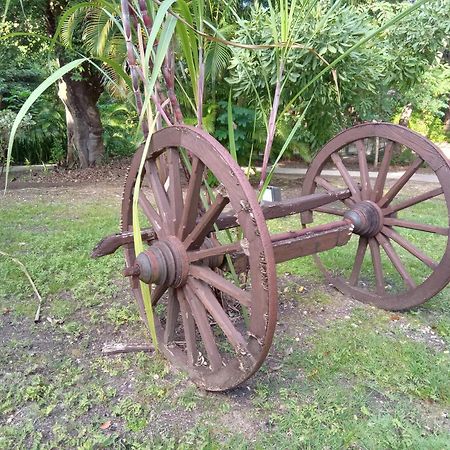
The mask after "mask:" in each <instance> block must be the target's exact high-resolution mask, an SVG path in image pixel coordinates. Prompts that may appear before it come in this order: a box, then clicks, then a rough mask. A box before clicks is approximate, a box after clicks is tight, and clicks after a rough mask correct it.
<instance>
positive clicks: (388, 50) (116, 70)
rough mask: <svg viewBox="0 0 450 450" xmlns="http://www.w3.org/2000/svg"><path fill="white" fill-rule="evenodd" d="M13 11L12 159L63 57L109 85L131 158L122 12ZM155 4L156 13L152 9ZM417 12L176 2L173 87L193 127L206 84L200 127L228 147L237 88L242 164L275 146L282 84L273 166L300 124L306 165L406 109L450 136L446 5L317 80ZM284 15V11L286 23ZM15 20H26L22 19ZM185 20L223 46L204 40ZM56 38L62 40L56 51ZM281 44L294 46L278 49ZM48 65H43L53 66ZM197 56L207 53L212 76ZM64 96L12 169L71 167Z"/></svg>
mask: <svg viewBox="0 0 450 450" xmlns="http://www.w3.org/2000/svg"><path fill="white" fill-rule="evenodd" d="M8 5H9V9H8V10H6V11H4V12H5V13H6V14H5V17H4V20H3V21H2V23H1V31H2V34H3V35H4V36H6V38H4V39H2V40H0V56H1V58H0V117H1V124H2V125H1V126H2V129H1V130H0V133H1V138H0V139H2V142H1V146H2V150H3V151H4V147H5V140H6V139H7V132H8V129H9V128H10V125H11V122H12V120H13V117H14V114H15V113H16V112H17V111H18V109H19V108H20V106H21V105H22V104H23V102H24V101H25V99H26V98H27V97H28V96H29V94H30V92H31V91H32V90H33V89H34V88H35V87H36V85H37V84H38V83H39V82H40V81H42V80H43V79H44V78H45V77H46V76H47V75H48V74H49V73H50V72H51V71H52V70H54V69H55V67H58V65H60V64H62V61H67V60H70V59H74V58H76V57H79V55H80V54H81V55H87V56H89V57H90V58H92V61H93V62H95V64H96V65H97V66H98V67H100V69H101V73H100V77H101V79H102V82H103V87H102V88H97V93H96V94H95V95H96V96H98V100H96V99H94V103H93V105H96V107H97V108H98V111H99V114H100V117H101V121H102V139H103V142H104V147H105V150H104V157H107V158H108V157H114V156H121V155H126V154H131V153H132V152H133V151H134V148H135V145H136V142H137V134H136V132H135V130H136V124H137V118H136V115H135V113H134V112H133V106H132V104H133V101H132V89H131V82H130V81H129V76H128V72H129V70H128V66H127V64H126V46H125V40H124V39H123V36H122V34H121V31H120V22H119V21H118V20H117V18H118V17H120V2H119V1H118V0H115V1H113V2H109V3H108V6H107V7H106V6H105V5H106V4H105V5H103V3H102V2H99V3H98V4H97V3H92V5H88V4H86V3H85V2H80V1H59V2H50V1H47V0H35V1H32V2H27V3H26V4H25V3H23V2H19V1H11V2H8ZM77 5H78V6H80V7H79V8H78V7H77ZM102 5H103V6H102ZM147 5H148V10H149V12H150V14H154V13H155V10H156V7H155V6H154V3H153V2H150V1H149V2H147ZM283 5H284V6H283ZM410 5H411V2H409V1H390V2H387V1H379V0H367V1H358V2H355V1H332V0H321V1H318V0H302V1H300V0H296V1H290V2H287V1H283V2H275V3H273V4H272V2H270V1H269V2H258V1H255V2H240V1H233V2H227V3H226V4H225V3H223V2H206V3H204V2H201V1H199V0H191V1H185V0H183V1H177V2H176V3H175V4H174V8H175V9H176V11H177V14H179V15H180V16H181V17H183V19H184V21H185V23H183V22H181V21H178V24H177V28H176V34H175V38H174V43H175V47H174V49H175V59H176V61H177V63H176V65H175V69H176V74H175V75H176V86H175V90H176V94H177V97H178V98H179V101H180V104H181V107H182V109H183V113H184V118H185V121H186V122H187V123H193V124H195V123H197V121H198V117H197V116H196V114H197V112H198V102H199V98H198V92H197V89H196V84H198V80H199V78H200V77H203V78H204V81H205V83H204V92H203V105H204V106H203V109H202V117H203V119H202V123H203V126H204V127H205V128H206V129H207V130H208V131H209V132H211V133H213V134H214V135H215V136H216V137H217V138H218V139H219V140H220V141H221V142H222V143H223V144H224V145H225V146H227V147H228V146H229V143H230V136H229V131H230V130H229V124H228V121H229V117H228V108H227V107H228V99H229V95H230V91H231V98H232V103H233V104H232V105H231V112H232V119H233V127H234V133H233V134H234V139H235V145H236V150H237V154H238V157H239V158H240V160H241V162H243V163H247V162H248V158H249V155H250V153H251V154H252V155H253V158H254V159H255V158H258V155H261V154H262V153H263V150H264V144H265V143H266V147H267V138H268V135H269V134H270V132H271V130H270V127H269V125H268V122H269V118H270V117H269V114H271V112H273V102H274V98H275V97H276V95H277V94H275V91H276V89H277V83H278V84H279V85H280V86H279V96H280V101H279V106H278V105H277V108H276V109H277V110H276V111H275V112H274V114H273V115H274V117H276V124H275V130H274V136H273V151H272V158H273V157H274V156H276V155H277V153H278V152H279V151H280V149H281V147H282V146H283V143H284V142H285V140H286V138H287V137H288V135H289V133H290V132H291V131H292V129H293V127H294V125H295V123H296V122H297V121H298V120H299V118H300V117H302V119H303V123H302V126H300V127H298V129H296V133H295V136H293V138H292V140H291V141H290V145H289V149H288V151H287V153H286V155H288V156H293V155H299V156H300V157H302V158H303V159H306V160H307V159H309V158H310V157H311V155H313V154H314V152H315V151H316V150H317V149H318V148H319V147H320V146H321V145H322V144H323V143H324V142H325V141H326V140H327V139H328V138H330V137H331V136H332V135H334V134H335V133H336V132H338V131H339V130H340V129H342V128H344V127H347V126H349V125H351V124H354V123H356V122H359V121H365V120H396V121H398V120H399V118H400V116H401V114H402V112H403V110H404V108H405V107H406V106H408V108H409V111H410V117H408V120H409V125H410V126H412V127H414V128H417V129H418V130H419V131H421V132H422V133H424V134H427V135H428V136H430V137H431V138H433V139H436V140H444V139H446V135H445V133H444V127H443V120H444V116H445V114H446V111H447V109H448V107H449V92H450V81H449V79H450V77H449V75H450V68H449V66H448V53H445V52H448V44H449V42H448V37H449V35H450V18H449V16H448V1H446V0H431V1H429V2H428V3H426V4H425V5H423V6H421V7H420V8H419V9H418V10H417V11H415V12H414V14H411V15H410V16H407V17H405V18H404V19H403V20H402V21H401V22H399V23H398V24H397V25H396V26H395V27H392V28H389V29H387V30H386V31H384V32H383V34H382V35H381V36H378V37H377V38H376V39H372V40H370V41H369V42H367V43H366V44H365V45H363V46H361V47H360V48H358V49H357V50H356V51H354V52H352V53H351V54H350V55H349V56H348V57H346V58H345V59H344V60H342V61H341V62H340V63H339V64H338V65H337V67H336V68H335V69H334V70H333V71H330V72H328V73H327V74H325V75H324V76H323V77H321V78H320V79H318V80H317V81H316V82H314V83H312V84H311V83H310V81H311V80H312V79H313V78H314V76H316V75H317V74H318V73H319V72H320V71H322V70H323V69H324V68H326V67H327V66H328V65H329V64H331V63H333V61H335V60H336V59H337V58H339V57H340V56H341V55H342V54H343V53H345V52H346V51H347V50H348V49H349V48H351V47H352V46H353V45H354V44H355V43H357V42H358V41H359V40H360V39H361V37H362V36H364V35H366V34H367V33H368V32H370V31H372V30H375V29H376V28H377V27H379V26H381V25H382V24H384V23H386V21H388V20H389V19H391V18H392V17H393V16H394V15H395V14H397V13H398V12H399V11H403V10H404V9H405V8H408V7H409V6H410ZM22 6H23V11H22ZM283 8H285V9H283ZM286 8H287V9H286ZM286 11H288V15H286V16H283V14H285V13H286ZM18 15H21V16H22V17H23V18H24V20H20V21H19V20H17V17H18ZM286 17H287V19H289V18H290V19H289V20H285V19H286ZM52 21H53V22H52ZM186 23H187V24H188V25H189V24H190V25H191V26H192V27H194V28H196V29H198V30H202V32H204V33H208V34H210V35H211V36H215V37H216V38H219V41H217V40H216V41H212V40H207V39H202V38H200V37H199V36H198V35H197V34H196V33H195V32H194V31H193V30H192V29H191V28H189V26H187V25H186ZM17 32H26V33H28V35H27V36H23V35H18V34H16V33H17ZM8 34H9V37H8ZM46 36H50V37H52V38H54V42H53V44H55V45H50V44H49V42H48V38H47V37H46ZM225 40H229V41H233V42H235V43H238V44H244V46H245V45H249V46H258V45H263V46H264V45H266V46H272V48H257V49H255V48H241V47H237V46H233V45H232V46H230V45H226V43H225V42H224V41H225ZM280 42H281V43H283V45H284V44H285V43H286V42H288V43H290V44H292V45H291V47H290V48H288V49H286V48H285V47H283V48H277V47H276V45H275V48H273V45H274V43H275V44H277V43H280ZM42 55H46V56H47V63H46V64H45V65H43V64H42V61H43V59H42ZM198 55H202V56H203V57H204V66H203V67H201V65H202V64H201V62H199V59H198V58H199V56H198ZM89 77H91V78H89ZM126 77H128V82H127V80H126ZM65 82H66V83H69V84H70V83H72V82H74V83H75V84H76V83H77V82H78V84H80V83H81V82H87V84H88V85H89V83H91V84H92V75H89V76H88V71H87V70H86V67H85V68H84V69H83V68H80V69H79V70H78V71H75V72H74V73H72V75H70V76H69V77H66V78H65ZM103 90H104V92H103V94H101V95H100V93H101V92H102V91H103ZM57 91H58V90H57V88H55V89H52V90H49V91H47V93H46V94H45V95H44V96H42V97H41V98H40V99H39V100H38V101H37V102H36V103H35V105H34V106H33V108H32V109H31V111H30V115H29V116H27V120H26V121H25V122H24V123H23V125H22V131H23V130H27V132H26V133H25V132H20V131H19V134H18V136H17V139H16V143H15V147H14V151H13V159H14V161H15V162H21V163H23V162H26V161H29V162H34V163H36V162H37V163H39V162H43V161H64V160H65V157H66V151H67V136H66V117H65V108H64V105H63V104H62V103H61V101H60V100H59V99H58V95H57V94H58V92H57ZM299 92H301V95H298V93H299ZM66 106H67V105H66ZM303 114H304V118H303Z"/></svg>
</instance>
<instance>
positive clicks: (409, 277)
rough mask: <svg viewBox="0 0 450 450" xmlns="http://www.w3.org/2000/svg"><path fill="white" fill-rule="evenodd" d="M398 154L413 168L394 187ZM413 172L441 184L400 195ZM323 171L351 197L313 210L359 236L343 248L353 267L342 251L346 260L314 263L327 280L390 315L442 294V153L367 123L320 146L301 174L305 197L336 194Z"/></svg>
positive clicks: (447, 275) (448, 184)
mask: <svg viewBox="0 0 450 450" xmlns="http://www.w3.org/2000/svg"><path fill="white" fill-rule="evenodd" d="M376 147H378V150H379V151H380V154H381V155H382V159H381V163H380V165H379V169H378V173H375V174H374V173H370V172H369V168H368V162H367V154H368V152H369V150H376ZM401 152H409V153H410V155H411V158H412V159H411V161H412V162H411V163H410V164H409V165H408V166H407V168H406V170H405V172H404V173H403V175H401V176H400V177H399V178H398V179H396V180H393V179H392V178H393V177H391V176H390V175H391V172H392V161H393V159H394V158H395V155H396V154H400V153H401ZM352 153H353V155H354V156H352ZM402 154H403V155H405V153H402ZM352 160H353V161H352ZM351 162H353V164H354V167H351V169H350V168H349V167H348V166H349V163H351ZM419 168H420V169H421V171H422V168H428V169H429V170H428V171H425V172H428V173H431V174H433V173H434V174H435V175H436V177H437V181H438V182H439V184H440V185H435V186H429V185H427V184H423V187H424V188H423V190H422V192H417V193H413V194H410V193H409V194H405V189H404V188H405V186H407V185H408V182H410V180H411V178H412V177H413V175H414V174H416V173H417V172H418V170H419ZM329 169H332V170H335V171H338V172H339V173H340V175H341V180H340V181H341V183H343V184H344V185H345V186H346V187H348V189H350V191H351V192H352V196H351V197H350V198H348V199H346V200H344V201H343V202H341V203H340V204H338V205H332V206H327V207H323V208H318V211H321V212H322V213H326V214H331V215H334V216H344V218H345V217H346V218H349V219H351V221H352V222H353V223H354V224H355V229H354V233H355V234H356V235H357V236H354V237H353V238H352V239H351V240H350V242H349V244H347V246H348V245H350V243H352V242H353V246H354V252H355V253H354V254H355V256H354V260H349V259H348V247H347V246H346V247H347V249H346V250H345V251H346V254H343V253H339V252H341V251H342V250H340V249H334V250H330V252H328V253H327V254H323V255H321V256H320V257H319V256H318V255H316V256H315V259H316V262H317V264H318V265H319V267H320V268H321V269H322V271H323V272H324V274H325V276H326V277H327V279H328V281H329V282H330V283H332V284H333V285H334V286H335V287H336V288H338V289H339V290H340V291H342V292H343V293H345V294H347V295H350V296H352V297H354V298H356V299H357V300H361V301H363V302H368V303H372V304H374V305H376V306H379V307H381V308H384V309H390V310H402V309H407V308H411V307H414V306H416V305H419V304H421V303H423V302H424V301H426V300H427V299H429V298H431V297H432V296H434V295H436V294H437V293H438V292H439V291H441V290H442V289H443V288H444V287H445V286H446V285H447V283H448V282H449V281H450V270H449V268H450V244H449V211H450V163H449V159H448V158H447V157H446V156H445V155H444V153H443V152H442V151H441V150H440V149H439V148H438V147H436V146H435V145H434V144H433V143H431V142H430V141H428V140H427V139H425V138H424V137H422V136H421V135H419V134H417V133H414V132H412V131H411V130H409V129H407V128H404V127H401V126H398V125H392V124H386V123H370V124H363V125H359V126H356V127H353V128H350V129H348V130H346V131H344V132H342V133H340V134H339V135H337V136H336V137H334V138H333V139H332V140H331V141H330V142H328V144H326V145H325V147H324V148H323V149H322V150H321V151H320V152H319V153H318V154H317V156H316V158H315V159H314V161H313V163H312V164H311V166H310V168H309V170H308V172H307V174H306V177H305V181H304V185H303V192H302V193H303V195H306V194H311V193H313V192H314V191H316V189H317V190H325V191H333V190H335V189H337V185H338V183H339V181H336V178H334V177H331V176H330V172H328V170H329ZM436 204H437V205H438V207H436ZM328 217H329V216H328ZM322 218H323V217H322ZM311 221H312V214H311V213H306V214H303V215H302V222H303V223H304V224H306V223H310V222H311Z"/></svg>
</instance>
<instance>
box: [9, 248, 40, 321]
mask: <svg viewBox="0 0 450 450" xmlns="http://www.w3.org/2000/svg"><path fill="white" fill-rule="evenodd" d="M0 255H2V256H5V257H6V258H9V259H10V260H11V261H12V262H14V263H16V264H17V265H18V266H19V267H20V270H22V272H23V273H24V274H25V276H26V277H27V278H28V281H29V282H30V284H31V287H32V288H33V291H34V295H35V296H36V298H37V300H38V306H37V309H36V314H35V315H34V321H35V323H37V322H39V321H40V320H41V305H42V297H41V295H40V294H39V291H38V290H37V287H36V285H35V284H34V281H33V279H32V278H31V276H30V274H29V273H28V270H27V268H26V267H25V265H24V264H23V263H22V262H21V261H19V260H18V259H17V258H14V256H11V255H9V254H8V253H5V252H2V251H1V250H0Z"/></svg>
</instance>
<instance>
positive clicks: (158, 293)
mask: <svg viewBox="0 0 450 450" xmlns="http://www.w3.org/2000/svg"><path fill="white" fill-rule="evenodd" d="M168 287H169V286H168V285H167V284H156V285H155V286H154V287H153V289H152V294H151V297H152V305H153V306H155V305H156V304H157V303H158V302H159V300H160V299H161V297H162V296H163V295H164V292H166V291H167V288H168Z"/></svg>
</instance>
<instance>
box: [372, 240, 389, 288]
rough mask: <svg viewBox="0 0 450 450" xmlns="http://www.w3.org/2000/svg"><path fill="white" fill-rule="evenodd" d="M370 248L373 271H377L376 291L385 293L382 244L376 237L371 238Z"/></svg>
mask: <svg viewBox="0 0 450 450" xmlns="http://www.w3.org/2000/svg"><path fill="white" fill-rule="evenodd" d="M369 248H370V253H371V255H372V263H373V271H374V273H375V284H376V292H377V294H378V295H384V294H385V287H384V275H383V266H382V264H381V254H380V244H379V243H378V241H377V240H376V239H375V238H370V239H369Z"/></svg>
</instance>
